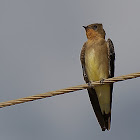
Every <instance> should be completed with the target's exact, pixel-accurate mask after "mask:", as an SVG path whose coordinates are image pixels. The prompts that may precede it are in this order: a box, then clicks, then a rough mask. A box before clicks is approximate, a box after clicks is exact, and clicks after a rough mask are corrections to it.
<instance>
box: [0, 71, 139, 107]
mask: <svg viewBox="0 0 140 140" xmlns="http://www.w3.org/2000/svg"><path fill="white" fill-rule="evenodd" d="M137 77H140V72H137V73H132V74H128V75H122V76H119V77H113V78H108V79H104V81H103V82H101V81H95V82H92V83H91V85H92V86H93V87H94V86H99V85H102V84H110V83H115V82H119V81H124V80H128V79H133V78H137ZM88 87H89V86H88V84H83V85H78V86H74V87H68V88H65V89H60V90H56V91H50V92H46V93H41V94H37V95H33V96H28V97H24V98H19V99H15V100H10V101H6V102H1V103H0V108H3V107H7V106H12V105H16V104H21V103H25V102H30V101H34V100H38V99H43V98H46V97H52V96H55V95H60V94H64V93H69V92H74V91H77V90H83V89H86V88H88Z"/></svg>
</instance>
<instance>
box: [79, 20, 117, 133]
mask: <svg viewBox="0 0 140 140" xmlns="http://www.w3.org/2000/svg"><path fill="white" fill-rule="evenodd" d="M83 27H84V28H85V30H86V35H87V39H88V40H87V42H85V43H84V45H83V48H82V50H81V56H80V60H81V64H82V69H83V76H84V80H85V81H86V83H90V82H92V81H97V80H103V79H105V78H108V77H113V76H114V60H115V52H114V46H113V43H112V41H111V40H110V39H108V41H106V40H105V31H104V29H103V26H102V24H98V23H96V24H91V25H88V26H87V27H85V26H83ZM87 90H88V93H89V97H90V101H91V104H92V106H93V109H94V112H95V114H96V117H97V120H98V122H99V124H100V126H101V128H102V130H103V131H104V130H106V129H107V130H109V129H110V122H111V103H112V90H113V84H110V85H101V86H98V87H95V88H91V87H90V86H89V88H88V89H87Z"/></svg>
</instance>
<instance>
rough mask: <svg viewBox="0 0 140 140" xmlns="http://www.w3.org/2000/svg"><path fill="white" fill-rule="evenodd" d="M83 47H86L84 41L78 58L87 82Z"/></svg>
mask: <svg viewBox="0 0 140 140" xmlns="http://www.w3.org/2000/svg"><path fill="white" fill-rule="evenodd" d="M85 49H86V43H84V45H83V47H82V50H81V55H80V60H81V64H82V70H83V77H84V80H85V81H86V83H88V82H89V80H88V77H87V74H86V69H85Z"/></svg>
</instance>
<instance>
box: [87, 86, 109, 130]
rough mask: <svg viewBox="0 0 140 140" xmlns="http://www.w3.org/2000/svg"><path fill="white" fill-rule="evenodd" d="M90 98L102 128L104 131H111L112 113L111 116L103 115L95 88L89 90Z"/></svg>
mask: <svg viewBox="0 0 140 140" xmlns="http://www.w3.org/2000/svg"><path fill="white" fill-rule="evenodd" d="M88 93H89V98H90V101H91V104H92V107H93V110H94V112H95V115H96V117H97V120H98V122H99V124H100V126H101V129H102V131H105V130H106V129H107V130H110V123H111V112H110V113H109V114H102V112H101V108H100V105H99V101H98V97H97V94H96V91H95V89H94V88H88Z"/></svg>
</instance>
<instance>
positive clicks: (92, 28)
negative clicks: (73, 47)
mask: <svg viewBox="0 0 140 140" xmlns="http://www.w3.org/2000/svg"><path fill="white" fill-rule="evenodd" d="M83 27H84V28H85V30H86V35H87V38H88V39H90V40H93V39H98V38H99V37H101V38H105V30H104V29H103V25H102V24H100V23H95V24H90V25H88V26H83Z"/></svg>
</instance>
